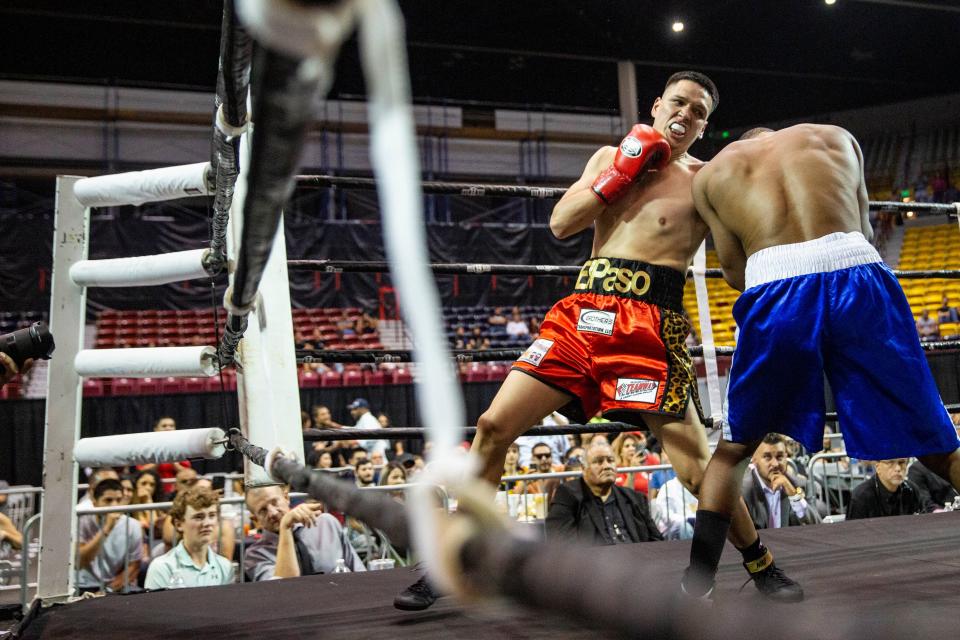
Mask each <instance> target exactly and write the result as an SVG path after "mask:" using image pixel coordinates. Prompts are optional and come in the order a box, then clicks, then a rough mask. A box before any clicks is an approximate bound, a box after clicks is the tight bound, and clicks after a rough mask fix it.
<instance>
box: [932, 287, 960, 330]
mask: <svg viewBox="0 0 960 640" xmlns="http://www.w3.org/2000/svg"><path fill="white" fill-rule="evenodd" d="M937 322H938V323H940V324H943V323H944V322H960V315H958V313H957V308H956V307H954V306H951V305H950V297H949V296H948V295H947V294H943V302H942V303H941V305H940V308H939V309H937Z"/></svg>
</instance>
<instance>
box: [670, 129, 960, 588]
mask: <svg viewBox="0 0 960 640" xmlns="http://www.w3.org/2000/svg"><path fill="white" fill-rule="evenodd" d="M693 197H694V202H695V203H696V205H697V210H698V211H699V212H700V215H701V216H702V217H703V219H704V220H705V221H706V222H707V224H708V225H709V226H710V231H711V233H712V234H713V239H714V243H715V245H716V249H717V254H718V256H719V258H720V264H721V266H722V267H723V274H724V278H725V279H726V280H727V282H729V283H730V285H731V286H733V287H734V288H736V289H739V290H740V291H743V295H742V296H740V299H739V300H738V301H737V303H736V305H735V306H734V308H733V315H734V318H735V319H736V321H737V325H738V327H739V329H740V336H739V340H738V344H737V352H736V355H735V356H734V358H733V365H732V368H731V370H730V380H729V384H728V387H727V416H726V418H727V420H726V424H725V426H724V434H723V435H724V438H723V440H721V442H720V444H719V446H718V447H717V450H716V452H715V453H714V455H713V457H712V458H711V460H710V463H709V465H708V466H707V470H706V473H705V475H704V479H703V485H702V487H701V492H700V502H699V509H698V511H697V520H696V525H695V529H694V539H693V544H692V547H691V551H690V566H689V567H688V568H687V571H686V573H685V574H684V578H683V583H682V586H683V590H684V592H686V593H687V594H688V595H691V596H703V595H705V594H709V593H710V591H711V590H712V588H713V584H714V578H715V575H716V571H717V565H718V563H719V561H720V554H721V552H722V550H723V544H724V540H725V538H726V533H727V528H728V527H729V523H730V514H731V513H732V512H733V508H734V507H735V506H736V505H737V502H738V500H739V498H740V483H741V480H742V477H743V472H744V470H745V469H746V466H747V462H748V460H749V459H750V456H751V455H752V453H753V451H754V449H756V447H757V445H758V444H759V442H760V441H761V440H762V439H763V437H764V435H766V434H767V433H768V432H779V433H783V434H786V435H789V436H791V437H793V438H794V439H796V440H798V441H799V442H800V443H802V444H803V445H804V446H805V447H807V449H809V450H812V451H816V450H818V449H819V448H820V444H821V442H822V437H823V425H824V417H825V416H824V414H825V405H824V392H823V378H824V375H826V378H827V380H828V381H829V382H830V388H831V389H832V391H833V394H834V397H835V400H836V405H837V414H838V416H839V422H840V430H841V431H842V432H843V437H844V442H845V443H846V445H847V452H848V453H849V454H850V455H851V456H853V457H856V458H861V459H866V460H883V459H890V458H907V457H911V456H916V457H918V458H920V460H921V461H922V462H923V463H924V464H925V465H926V466H928V467H929V468H930V469H932V470H934V471H935V472H936V473H938V474H939V475H941V476H942V477H944V478H945V479H947V480H949V481H950V482H951V484H953V486H954V487H957V488H960V449H958V447H960V441H958V439H957V434H956V431H955V429H954V426H953V424H952V423H951V421H950V417H949V416H948V415H947V412H946V410H945V409H944V407H943V402H942V401H941V399H940V394H939V392H938V391H937V387H936V384H935V383H934V380H933V376H932V375H931V373H930V369H929V368H928V366H927V361H926V357H925V355H924V352H923V350H922V349H921V347H920V342H919V339H918V337H917V332H916V328H915V325H914V322H913V314H912V312H911V310H910V307H909V305H908V304H907V300H906V297H905V296H904V294H903V291H902V290H901V288H900V284H899V282H898V281H897V279H896V278H895V277H894V276H893V273H892V272H891V271H890V269H889V268H887V267H886V265H884V264H883V262H882V261H881V259H880V256H879V255H878V254H877V252H876V250H875V249H874V248H873V246H872V245H871V244H870V242H869V240H870V238H871V236H872V230H871V227H870V223H869V221H868V218H867V207H868V200H867V190H866V184H865V182H864V177H863V154H862V152H861V151H860V147H859V145H858V144H857V141H856V140H855V139H854V138H853V136H852V135H850V133H848V132H847V131H845V130H843V129H840V128H839V127H834V126H827V125H812V124H801V125H796V126H793V127H789V128H787V129H783V130H780V131H776V132H774V131H771V130H770V129H753V130H750V131H748V132H747V133H745V134H744V136H743V137H742V138H741V139H740V141H738V142H735V143H733V144H731V145H729V146H727V147H726V148H725V149H724V150H723V151H721V152H720V153H719V154H717V156H716V157H715V158H714V159H713V160H712V161H711V162H710V163H709V164H708V165H707V166H706V167H704V168H703V169H701V170H700V172H699V173H698V174H697V177H696V178H695V179H694V182H693ZM798 491H799V490H798ZM758 562H760V563H761V564H762V563H763V559H761V560H760V561H758ZM756 568H758V567H754V569H756ZM748 569H749V567H748Z"/></svg>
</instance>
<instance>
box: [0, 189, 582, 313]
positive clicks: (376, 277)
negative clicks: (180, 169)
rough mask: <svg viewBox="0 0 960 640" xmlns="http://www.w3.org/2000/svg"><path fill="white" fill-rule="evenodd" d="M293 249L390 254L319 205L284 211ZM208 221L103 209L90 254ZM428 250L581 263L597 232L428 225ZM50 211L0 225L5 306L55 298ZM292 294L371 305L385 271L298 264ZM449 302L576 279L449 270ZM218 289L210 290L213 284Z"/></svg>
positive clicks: (94, 299) (167, 241)
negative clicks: (330, 218) (308, 268)
mask: <svg viewBox="0 0 960 640" xmlns="http://www.w3.org/2000/svg"><path fill="white" fill-rule="evenodd" d="M285 222H286V239H287V254H288V257H289V258H291V259H321V258H327V259H337V260H384V259H385V256H384V252H383V239H382V229H381V227H380V225H379V224H378V223H376V222H375V221H354V222H350V223H337V224H329V223H324V222H321V221H319V220H318V219H317V216H316V215H311V214H307V213H300V212H298V211H297V210H294V211H292V212H291V213H289V214H288V215H287V216H286V219H285ZM208 227H209V222H208V218H207V214H206V211H205V210H204V209H190V208H187V207H183V206H180V205H177V204H176V203H174V204H169V205H166V206H165V207H159V206H156V205H151V206H145V207H140V208H132V207H115V208H112V209H105V210H98V211H97V212H96V213H95V215H94V217H93V221H92V222H91V233H90V258H91V259H102V258H117V257H125V256H138V255H152V254H157V253H167V252H171V251H182V250H187V249H198V248H202V247H204V246H206V244H207V238H209V235H210V234H209V228H208ZM427 234H428V238H429V246H430V255H431V260H433V261H435V262H472V263H504V264H560V265H575V264H579V263H581V262H583V261H584V260H585V259H586V258H587V257H588V256H589V253H590V243H591V238H592V236H591V234H589V233H582V234H579V235H576V236H574V237H572V238H568V239H566V240H557V239H556V238H554V237H553V235H552V234H551V233H550V230H549V229H547V228H543V227H536V228H533V227H530V226H526V225H497V226H491V227H485V226H477V225H474V226H459V225H431V226H429V227H428V228H427ZM52 237H53V218H52V214H51V215H44V216H36V217H34V219H33V220H31V221H30V223H29V224H7V225H4V232H3V233H2V234H0V311H3V310H6V311H21V310H38V311H45V310H48V309H49V306H50V300H49V296H50V282H49V281H50V268H51V261H52V258H51V256H52V253H51V243H52ZM290 276H291V277H290V288H291V297H292V299H293V304H294V306H297V307H341V306H359V307H364V308H375V307H377V306H378V297H379V291H380V288H381V287H387V286H391V281H390V277H389V275H388V274H346V273H344V274H327V273H324V274H321V273H314V272H303V271H301V272H292V273H291V274H290ZM438 283H439V286H440V291H441V295H442V298H443V303H444V304H445V305H446V306H475V305H487V304H496V305H509V304H530V305H547V304H552V303H553V302H555V301H556V300H557V298H559V297H560V296H561V295H562V294H563V293H565V292H566V291H567V290H569V289H570V288H571V287H572V283H571V282H570V279H565V278H560V277H552V276H541V277H536V278H528V277H519V278H517V277H503V276H500V277H491V276H474V275H464V276H456V277H454V276H446V277H441V278H439V279H438ZM212 293H213V296H211V294H212ZM214 299H215V300H216V301H217V303H219V302H220V301H221V300H222V299H223V281H222V279H221V282H220V283H219V284H218V286H217V288H216V291H215V292H211V288H210V283H209V282H204V281H193V282H183V283H177V284H171V285H164V286H158V287H139V288H136V287H134V288H118V289H91V290H90V291H89V294H88V302H89V307H90V310H91V311H97V310H100V309H103V308H116V309H184V308H197V307H205V306H210V305H211V304H212V302H211V301H212V300H214Z"/></svg>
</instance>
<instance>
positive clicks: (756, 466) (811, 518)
mask: <svg viewBox="0 0 960 640" xmlns="http://www.w3.org/2000/svg"><path fill="white" fill-rule="evenodd" d="M797 485H798V482H797V480H796V479H794V478H791V477H790V475H789V474H788V473H787V446H786V443H785V442H784V437H783V436H782V435H780V434H779V433H768V434H767V435H766V436H765V437H764V438H763V442H761V443H760V445H759V446H758V447H757V450H756V451H754V453H753V459H752V461H751V464H750V471H749V473H746V474H744V476H743V500H744V502H746V503H747V511H749V512H750V518H751V519H752V520H753V524H754V526H755V527H756V528H757V529H779V528H780V527H793V526H797V525H802V524H816V523H818V522H820V521H821V519H820V513H819V512H818V511H817V509H816V508H815V507H814V506H812V505H809V504H807V500H806V497H805V496H804V493H803V489H801V488H798V487H797Z"/></svg>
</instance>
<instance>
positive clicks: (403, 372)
mask: <svg viewBox="0 0 960 640" xmlns="http://www.w3.org/2000/svg"><path fill="white" fill-rule="evenodd" d="M412 383H413V374H412V373H410V370H409V369H394V370H393V384H412Z"/></svg>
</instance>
